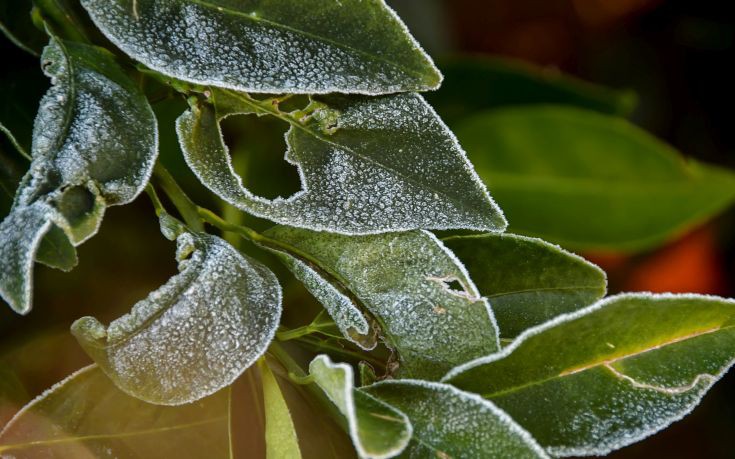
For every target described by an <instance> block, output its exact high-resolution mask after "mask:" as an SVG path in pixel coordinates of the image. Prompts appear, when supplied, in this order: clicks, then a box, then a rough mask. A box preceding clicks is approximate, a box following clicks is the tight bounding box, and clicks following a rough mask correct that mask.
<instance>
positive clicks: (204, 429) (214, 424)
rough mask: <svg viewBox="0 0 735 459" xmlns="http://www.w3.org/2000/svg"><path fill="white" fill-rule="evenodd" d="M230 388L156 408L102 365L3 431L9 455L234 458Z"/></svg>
mask: <svg viewBox="0 0 735 459" xmlns="http://www.w3.org/2000/svg"><path fill="white" fill-rule="evenodd" d="M229 403H230V401H229V390H224V391H221V392H218V393H217V394H215V395H212V396H210V397H208V398H206V399H204V400H201V401H199V402H197V403H192V404H189V405H185V406H180V407H168V406H159V405H151V404H148V403H145V402H143V401H140V400H138V399H136V398H134V397H131V396H129V395H127V394H125V393H123V392H122V391H120V390H119V389H118V388H116V387H115V386H114V385H113V384H112V382H111V381H110V380H109V379H108V378H107V376H105V375H104V373H103V372H102V371H100V370H99V368H97V366H96V365H92V366H89V367H86V368H83V369H82V370H80V371H78V372H77V373H74V374H73V375H71V376H69V377H68V378H67V379H65V380H63V381H61V382H60V383H58V384H57V385H55V386H54V387H52V388H51V389H49V390H48V391H46V392H45V393H44V394H42V395H41V396H39V397H38V398H36V399H35V400H34V401H32V402H31V403H30V404H28V405H27V406H26V407H25V408H23V409H22V410H21V411H20V412H19V413H18V414H16V416H15V417H14V418H13V419H12V420H11V421H10V422H9V423H8V425H6V426H5V428H4V429H3V431H2V432H1V433H0V454H1V455H3V456H4V457H5V456H7V457H11V456H12V457H15V458H18V459H21V458H37V457H80V458H84V457H118V458H121V459H123V458H138V457H156V456H166V457H182V458H184V457H211V458H223V459H224V458H227V457H231V456H229V454H228V453H229V452H228V451H227V449H226V447H227V445H228V444H229V442H228V435H229V433H228V430H229V419H228V414H227V413H228V405H229Z"/></svg>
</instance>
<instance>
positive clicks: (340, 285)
mask: <svg viewBox="0 0 735 459" xmlns="http://www.w3.org/2000/svg"><path fill="white" fill-rule="evenodd" d="M265 234H266V235H267V236H268V238H271V239H275V240H278V241H280V243H281V245H280V247H279V246H274V245H267V247H269V248H271V249H272V250H274V251H275V252H276V253H278V254H280V255H281V257H282V258H283V259H284V261H285V263H286V265H287V266H288V267H289V269H291V270H292V272H293V273H294V274H295V275H296V277H297V278H299V279H300V280H301V281H302V282H304V284H305V286H306V287H307V288H308V289H309V290H310V291H311V293H312V294H313V295H314V296H315V297H316V298H317V299H319V300H320V301H321V302H322V304H324V306H325V308H326V309H327V310H328V311H329V313H330V314H331V315H332V317H333V318H334V320H335V322H336V323H337V325H338V326H339V327H340V329H341V330H342V331H343V333H345V336H347V337H348V338H350V339H352V340H353V341H355V342H356V343H357V344H361V345H363V347H366V346H365V345H364V341H362V340H360V339H356V338H355V335H359V336H365V335H367V336H368V337H370V336H374V335H373V333H374V331H372V330H370V327H369V326H370V325H371V324H370V322H372V321H373V320H375V321H377V324H378V326H379V330H377V332H378V333H379V334H380V335H382V337H383V340H384V341H385V342H386V344H387V345H388V346H390V347H392V348H394V349H395V350H396V351H397V353H398V357H399V363H400V367H399V368H398V369H397V372H398V374H400V375H401V376H405V377H415V378H424V379H432V378H434V379H437V378H439V377H441V376H442V375H443V374H444V373H446V372H447V371H448V370H449V369H451V368H453V367H454V366H456V365H459V364H460V363H463V362H466V361H468V360H471V359H473V358H476V357H479V356H481V355H485V354H488V353H491V352H494V351H496V350H497V349H498V348H499V344H498V336H497V327H496V325H495V320H494V318H493V315H492V311H491V310H490V307H489V305H488V303H487V301H486V300H485V299H484V298H481V297H480V294H479V292H478V291H477V288H476V287H475V285H474V284H473V283H472V280H471V279H470V278H469V276H468V275H467V272H466V271H465V270H464V267H463V266H462V265H461V263H460V262H459V261H458V260H457V259H456V257H455V256H454V255H453V254H452V253H451V252H450V251H449V250H447V249H446V247H444V245H443V244H442V243H441V242H440V241H439V240H438V239H437V238H436V237H435V236H434V235H433V234H431V233H429V232H426V231H412V232H406V233H387V234H379V235H370V236H341V235H336V234H329V233H320V232H315V231H308V230H302V229H298V228H291V227H284V226H278V227H275V228H273V229H271V230H268V231H267V232H266V233H265ZM263 244H267V241H264V242H263ZM284 244H285V246H286V247H290V248H291V250H289V251H288V252H286V251H284V248H283V247H284ZM365 315H366V316H367V318H366V317H365Z"/></svg>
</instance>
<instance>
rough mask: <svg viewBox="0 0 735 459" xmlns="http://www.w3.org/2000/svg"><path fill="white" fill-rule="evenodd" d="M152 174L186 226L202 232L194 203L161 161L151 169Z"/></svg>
mask: <svg viewBox="0 0 735 459" xmlns="http://www.w3.org/2000/svg"><path fill="white" fill-rule="evenodd" d="M153 175H154V176H155V177H156V179H157V181H158V184H159V185H160V186H161V188H162V189H163V191H164V192H165V193H166V196H168V197H169V199H170V200H171V202H172V203H173V205H174V206H175V207H176V210H178V211H179V213H180V214H181V217H182V218H183V219H184V221H185V222H186V224H187V226H189V228H191V229H192V230H194V231H197V232H204V224H203V223H202V220H201V218H199V213H198V210H197V209H198V208H197V206H196V204H194V203H193V202H192V201H191V199H189V196H187V195H186V193H184V190H182V189H181V187H180V186H179V184H178V183H176V180H174V178H173V177H172V176H171V173H170V172H169V171H168V170H166V168H165V167H163V165H162V164H161V163H158V164H156V167H155V168H154V169H153Z"/></svg>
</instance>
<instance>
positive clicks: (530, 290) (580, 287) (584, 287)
mask: <svg viewBox="0 0 735 459" xmlns="http://www.w3.org/2000/svg"><path fill="white" fill-rule="evenodd" d="M604 288H605V287H604V285H602V286H600V285H570V286H564V287H539V288H527V289H519V290H509V291H507V292H500V293H493V294H491V295H485V297H486V298H502V297H504V296H510V295H518V294H522V293H534V292H555V291H566V290H592V291H596V290H604Z"/></svg>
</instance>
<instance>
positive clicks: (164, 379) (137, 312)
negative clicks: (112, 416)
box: [72, 233, 281, 405]
mask: <svg viewBox="0 0 735 459" xmlns="http://www.w3.org/2000/svg"><path fill="white" fill-rule="evenodd" d="M177 243H178V248H177V253H176V258H177V260H178V261H179V269H180V271H181V272H180V273H179V274H177V275H176V276H174V277H172V278H171V279H170V280H169V281H168V282H167V283H166V284H165V285H163V286H162V287H160V288H159V289H158V290H156V291H154V292H152V293H151V294H150V295H149V296H148V298H146V299H144V300H141V301H139V302H138V303H137V304H136V305H135V306H133V309H132V310H131V312H130V313H129V314H127V315H125V316H123V317H121V318H119V319H117V320H115V321H113V322H112V323H111V324H110V325H109V326H108V327H107V328H105V327H104V326H103V325H102V324H101V323H100V322H98V321H97V319H95V318H93V317H84V318H82V319H79V320H77V321H76V322H75V323H74V324H73V325H72V333H73V334H74V336H76V337H77V339H78V340H79V342H80V344H81V345H82V347H83V348H84V350H85V351H87V353H88V354H89V355H90V357H92V359H94V361H95V362H97V363H98V364H99V365H100V367H101V368H102V369H103V370H104V371H105V373H107V375H108V376H109V377H110V378H111V379H112V380H113V381H114V382H115V384H117V386H118V387H120V389H122V390H123V391H125V392H126V393H128V394H130V395H133V396H135V397H138V398H140V399H142V400H146V401H148V402H151V403H159V404H165V405H179V404H182V403H189V402H192V401H194V400H198V399H200V398H202V397H204V396H207V395H209V394H212V393H214V392H215V391H217V390H219V389H221V388H223V387H225V386H227V385H229V384H231V383H232V382H233V381H234V380H235V379H236V378H237V377H238V376H239V375H240V374H242V372H243V371H245V369H247V368H248V367H249V366H250V365H251V364H252V363H253V362H255V361H256V360H257V359H258V358H259V357H260V356H261V355H262V354H263V353H264V352H265V350H266V349H267V347H268V344H270V342H271V340H272V339H273V336H274V335H275V332H276V328H277V327H278V322H279V319H280V316H281V287H280V285H279V284H278V280H277V279H276V277H275V275H274V274H273V273H272V272H271V271H270V270H269V269H268V268H267V267H265V265H263V264H261V263H260V262H258V261H255V260H253V259H251V258H248V257H245V256H243V255H241V254H240V253H239V252H238V251H236V250H235V249H234V248H232V246H230V245H229V244H228V243H227V242H225V241H223V240H222V239H220V238H218V237H215V236H211V235H207V234H204V233H196V234H191V233H183V234H181V235H180V236H179V237H178V239H177Z"/></svg>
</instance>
